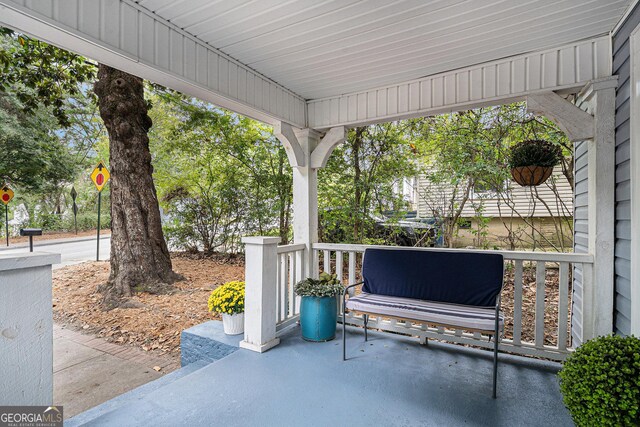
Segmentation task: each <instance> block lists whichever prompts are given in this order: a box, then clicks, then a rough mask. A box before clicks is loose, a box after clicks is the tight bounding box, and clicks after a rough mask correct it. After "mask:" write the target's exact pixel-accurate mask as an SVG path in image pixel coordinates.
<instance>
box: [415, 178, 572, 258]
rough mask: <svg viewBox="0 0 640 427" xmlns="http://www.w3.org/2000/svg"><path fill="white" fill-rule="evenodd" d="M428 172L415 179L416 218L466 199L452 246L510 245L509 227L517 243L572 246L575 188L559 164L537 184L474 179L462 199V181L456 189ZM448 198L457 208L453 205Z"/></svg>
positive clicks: (439, 213) (441, 213)
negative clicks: (476, 181)
mask: <svg viewBox="0 0 640 427" xmlns="http://www.w3.org/2000/svg"><path fill="white" fill-rule="evenodd" d="M428 175H429V174H428V173H427V174H421V175H420V176H419V177H418V178H417V179H416V182H417V185H416V191H415V193H416V195H415V200H416V202H417V205H416V206H415V208H416V210H417V212H418V218H434V217H435V218H442V217H446V216H450V215H451V214H452V212H454V211H455V210H457V209H458V206H460V205H461V204H462V203H463V201H464V206H463V208H462V212H461V214H460V221H459V224H460V227H459V231H458V233H457V236H456V237H455V240H454V246H456V247H464V246H481V247H493V246H499V247H508V246H509V240H510V239H509V235H510V233H511V236H512V240H514V243H516V244H517V246H518V247H531V246H533V245H534V243H535V245H536V246H543V247H552V246H556V247H563V248H570V247H571V244H572V231H571V228H572V221H573V190H572V188H571V184H570V183H569V181H568V180H567V178H566V177H565V176H564V175H563V174H562V169H561V167H560V166H558V167H556V169H555V170H554V173H553V175H552V176H551V178H549V180H548V181H547V182H546V183H544V184H542V185H540V186H539V187H522V186H520V185H519V184H517V183H516V182H515V181H513V180H508V181H505V182H504V186H503V187H502V188H501V189H500V190H496V189H495V188H494V189H491V188H487V187H486V186H484V188H483V186H482V185H478V184H477V185H476V186H475V188H472V189H471V191H470V193H469V197H468V199H467V200H466V201H465V200H464V193H465V191H464V190H465V188H466V187H465V188H461V189H460V190H458V193H459V194H457V195H455V190H456V189H455V187H454V186H453V185H448V184H440V183H434V182H433V181H432V180H430V179H429V177H428ZM452 203H453V204H454V205H455V206H456V208H452V207H451V206H452ZM559 227H562V228H559ZM532 233H533V234H535V236H536V239H535V240H536V242H534V241H533V239H532ZM561 243H562V244H561Z"/></svg>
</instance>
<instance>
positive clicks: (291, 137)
mask: <svg viewBox="0 0 640 427" xmlns="http://www.w3.org/2000/svg"><path fill="white" fill-rule="evenodd" d="M273 134H274V135H275V136H276V137H277V138H278V139H279V140H280V142H282V145H283V146H284V150H285V151H286V152H287V157H288V158H289V164H290V165H291V166H293V167H302V166H304V165H305V158H304V157H305V156H304V151H303V150H302V146H301V145H300V142H299V141H298V137H297V136H296V134H295V132H294V131H293V127H292V126H291V125H290V124H289V123H285V122H280V123H277V124H276V125H274V126H273Z"/></svg>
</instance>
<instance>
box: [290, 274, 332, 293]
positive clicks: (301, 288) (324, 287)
mask: <svg viewBox="0 0 640 427" xmlns="http://www.w3.org/2000/svg"><path fill="white" fill-rule="evenodd" d="M342 289H344V286H343V285H342V284H341V283H340V281H339V280H338V276H337V275H336V274H329V273H321V274H320V278H319V279H312V278H311V277H307V278H306V279H304V280H302V281H300V282H298V283H296V286H295V288H294V290H295V291H296V294H297V295H299V296H301V297H334V296H336V295H338V294H339V293H341V292H342Z"/></svg>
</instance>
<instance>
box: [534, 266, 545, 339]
mask: <svg viewBox="0 0 640 427" xmlns="http://www.w3.org/2000/svg"><path fill="white" fill-rule="evenodd" d="M546 273H547V270H546V265H545V262H544V261H538V262H537V263H536V330H535V336H536V338H535V345H536V347H542V346H544V296H545V289H544V288H545V279H546Z"/></svg>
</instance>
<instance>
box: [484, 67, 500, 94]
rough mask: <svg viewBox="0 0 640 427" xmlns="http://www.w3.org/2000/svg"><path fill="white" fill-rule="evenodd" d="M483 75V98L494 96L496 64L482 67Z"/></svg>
mask: <svg viewBox="0 0 640 427" xmlns="http://www.w3.org/2000/svg"><path fill="white" fill-rule="evenodd" d="M482 71H483V75H484V85H483V89H482V90H483V92H484V97H485V98H493V97H495V96H496V94H497V92H496V66H495V65H488V66H486V67H483V69H482Z"/></svg>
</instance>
